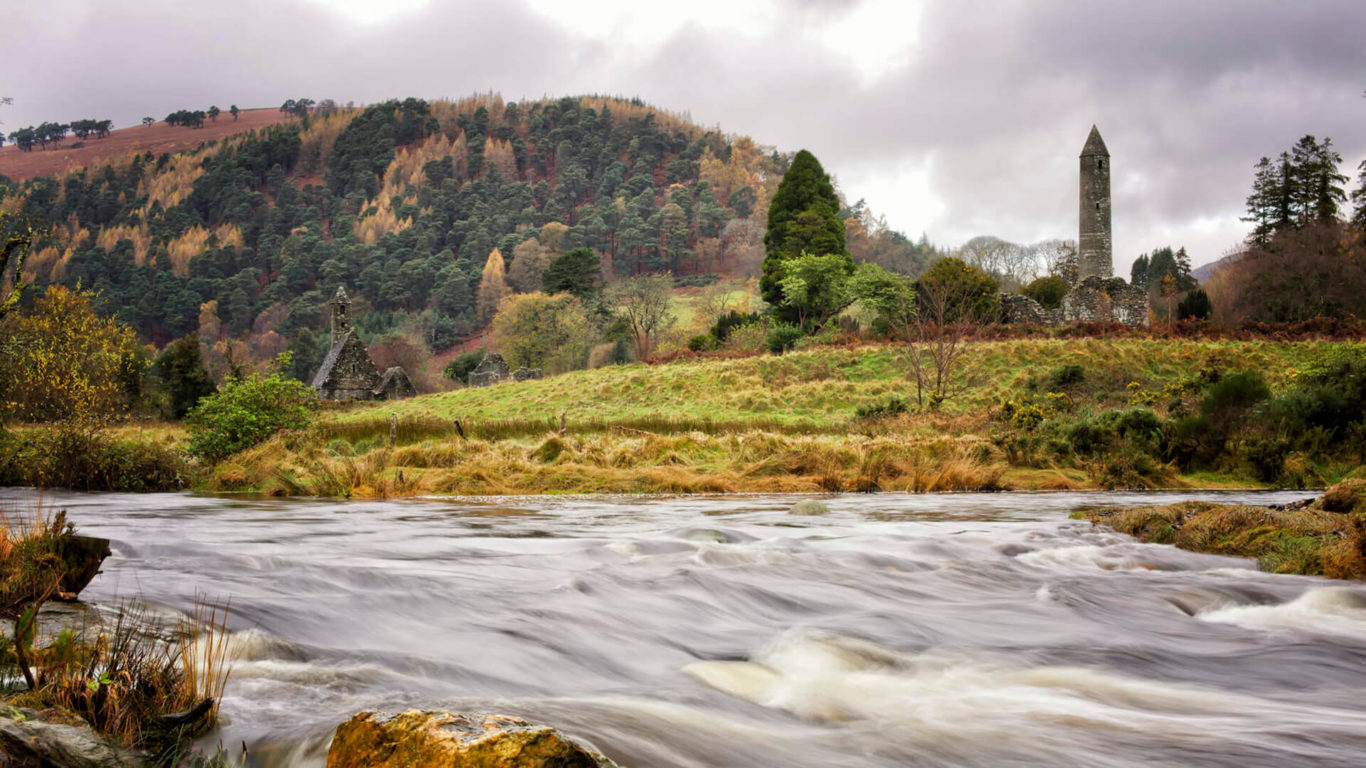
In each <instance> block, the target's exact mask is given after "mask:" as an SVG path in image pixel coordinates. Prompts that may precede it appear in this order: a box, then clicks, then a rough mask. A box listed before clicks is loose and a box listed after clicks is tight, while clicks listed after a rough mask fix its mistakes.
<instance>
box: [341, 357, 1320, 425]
mask: <svg viewBox="0 0 1366 768" xmlns="http://www.w3.org/2000/svg"><path fill="white" fill-rule="evenodd" d="M1330 345H1331V343H1330V342H1297V343H1280V342H1272V341H1205V340H1156V339H1029V340H1014V341H997V342H983V343H978V344H974V345H972V346H971V347H970V348H969V350H968V353H967V354H966V356H965V358H964V360H965V365H966V369H967V370H968V372H969V376H970V379H971V382H972V385H971V386H970V387H969V388H968V389H967V390H966V391H964V392H963V394H962V395H961V396H959V397H958V398H956V399H953V400H950V401H949V403H948V404H947V405H946V407H945V410H946V411H947V412H948V413H950V414H952V413H975V412H983V411H985V409H987V408H988V407H990V406H992V405H994V404H995V403H997V402H999V400H1000V399H1001V398H1003V397H1005V396H1006V395H1008V394H1010V393H1015V392H1019V391H1020V390H1021V388H1022V387H1023V386H1024V385H1025V383H1026V382H1027V381H1028V380H1029V379H1031V378H1033V377H1042V376H1043V375H1045V374H1046V373H1047V372H1048V371H1050V370H1052V369H1053V368H1056V367H1058V366H1061V365H1064V364H1068V363H1076V364H1079V365H1081V366H1083V367H1084V368H1085V369H1086V380H1085V386H1086V387H1087V388H1088V390H1089V391H1091V392H1092V393H1095V394H1096V396H1097V397H1099V398H1100V400H1101V401H1102V402H1104V401H1106V400H1109V401H1112V402H1115V403H1121V402H1123V400H1124V399H1125V398H1127V389H1126V388H1127V385H1128V384H1129V382H1133V381H1136V382H1139V383H1140V385H1142V386H1143V387H1144V388H1149V389H1151V388H1158V387H1160V386H1161V385H1162V384H1163V383H1166V382H1173V381H1179V380H1182V379H1185V378H1189V377H1191V376H1194V375H1195V374H1197V373H1198V372H1199V371H1200V370H1201V369H1202V368H1206V367H1212V366H1213V367H1219V368H1221V369H1223V370H1227V371H1232V370H1258V371H1261V372H1262V373H1263V374H1264V375H1265V376H1266V377H1267V380H1268V382H1269V383H1270V384H1271V386H1272V388H1273V389H1276V388H1278V387H1281V386H1284V384H1285V383H1286V382H1287V381H1288V378H1289V376H1290V375H1291V374H1292V372H1293V371H1294V370H1295V369H1297V368H1302V367H1303V366H1304V365H1306V364H1307V363H1308V362H1309V361H1310V360H1312V359H1313V358H1314V357H1315V356H1316V355H1318V354H1319V353H1320V352H1322V351H1323V350H1325V349H1327V348H1328V347H1329V346H1330ZM889 395H900V396H902V397H905V398H907V399H908V400H909V401H911V402H914V392H913V387H912V386H911V385H910V383H909V382H908V380H907V378H906V363H905V355H904V351H903V350H902V349H901V348H900V347H896V346H869V347H864V348H860V349H855V350H849V349H815V350H807V351H799V352H792V353H788V354H787V355H784V356H781V357H776V356H758V357H749V358H741V359H732V360H718V359H685V360H679V361H675V362H672V363H668V364H664V365H653V366H652V365H645V364H633V365H623V366H610V367H606V368H599V369H596V370H591V371H574V372H572V373H568V374H564V375H561V376H555V377H551V378H547V379H542V380H539V381H527V382H520V383H507V384H500V385H497V386H493V387H485V388H480V389H462V390H455V391H451V392H443V393H438V394H432V395H424V396H419V397H415V398H412V399H409V400H403V401H398V402H391V403H376V404H366V405H361V406H356V407H353V408H350V409H346V410H342V411H338V412H336V413H335V414H333V415H332V416H330V417H329V420H331V421H335V422H338V423H343V424H344V423H347V422H352V421H373V420H375V419H379V418H383V419H387V418H388V417H389V415H390V414H396V415H398V417H399V418H400V419H435V420H443V421H449V420H452V419H457V418H458V419H461V420H462V421H496V420H535V421H537V422H542V423H545V422H547V421H548V420H551V419H554V420H556V421H558V419H559V417H560V414H561V413H565V414H566V419H567V421H568V422H569V423H570V424H571V425H572V424H573V423H574V422H595V423H603V424H607V423H621V424H625V423H628V422H642V421H646V420H651V419H660V418H664V419H674V420H679V421H684V422H687V421H706V420H710V421H714V422H745V421H749V420H753V421H756V422H759V423H761V424H767V425H773V424H777V425H783V424H790V425H807V426H813V428H821V427H824V428H835V427H837V426H840V425H847V424H848V423H849V421H850V420H851V419H852V417H853V415H854V409H855V408H856V407H857V406H858V405H860V404H863V403H867V402H871V401H876V400H883V399H885V398H886V397H888V396H889Z"/></svg>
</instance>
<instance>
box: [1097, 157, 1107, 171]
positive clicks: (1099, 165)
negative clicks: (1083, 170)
mask: <svg viewBox="0 0 1366 768" xmlns="http://www.w3.org/2000/svg"><path fill="white" fill-rule="evenodd" d="M1104 169H1105V160H1104V159H1102V158H1099V157H1097V158H1096V170H1098V171H1099V170H1104Z"/></svg>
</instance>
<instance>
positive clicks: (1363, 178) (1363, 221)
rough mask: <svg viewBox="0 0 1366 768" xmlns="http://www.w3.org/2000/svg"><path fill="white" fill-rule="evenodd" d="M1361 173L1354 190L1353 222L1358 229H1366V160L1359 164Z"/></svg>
mask: <svg viewBox="0 0 1366 768" xmlns="http://www.w3.org/2000/svg"><path fill="white" fill-rule="evenodd" d="M1358 168H1359V170H1360V171H1361V175H1360V176H1358V177H1357V188H1356V189H1355V190H1353V191H1352V205H1354V206H1355V208H1354V209H1353V211H1352V223H1353V224H1355V225H1356V227H1357V228H1358V229H1363V230H1366V160H1362V161H1361V165H1360V166H1358Z"/></svg>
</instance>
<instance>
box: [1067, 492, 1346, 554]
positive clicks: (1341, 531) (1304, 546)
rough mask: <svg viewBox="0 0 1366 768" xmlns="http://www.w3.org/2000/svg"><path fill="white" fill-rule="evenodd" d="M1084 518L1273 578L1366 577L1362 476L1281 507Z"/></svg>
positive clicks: (1197, 507)
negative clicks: (1247, 564) (1250, 564)
mask: <svg viewBox="0 0 1366 768" xmlns="http://www.w3.org/2000/svg"><path fill="white" fill-rule="evenodd" d="M1358 472H1361V470H1358ZM1077 516H1079V517H1085V518H1086V519H1088V520H1090V521H1091V522H1092V523H1093V524H1095V525H1106V526H1109V527H1111V528H1113V529H1115V530H1116V531H1119V532H1120V533H1127V534H1129V535H1130V536H1133V537H1135V538H1137V539H1138V540H1139V541H1143V542H1149V543H1153V544H1174V545H1176V546H1178V547H1180V548H1181V549H1189V550H1191V551H1193V552H1207V553H1210V554H1216V555H1232V556H1234V557H1251V558H1256V560H1257V565H1258V567H1260V568H1261V569H1262V570H1264V571H1269V572H1271V573H1297V574H1303V575H1306V576H1326V577H1328V578H1330V579H1355V580H1366V481H1363V480H1362V479H1360V478H1356V477H1353V478H1349V479H1347V480H1344V481H1343V482H1341V483H1339V484H1337V485H1335V486H1333V487H1332V488H1329V489H1328V490H1327V491H1326V492H1324V494H1323V495H1322V496H1320V497H1319V498H1317V499H1312V500H1306V501H1304V502H1296V503H1292V504H1283V505H1278V506H1274V507H1256V506H1248V505H1236V504H1212V503H1209V502H1204V501H1186V502H1181V503H1179V504H1170V505H1165V506H1154V507H1135V508H1132V509H1095V510H1087V511H1085V512H1082V513H1079V514H1078V515H1077Z"/></svg>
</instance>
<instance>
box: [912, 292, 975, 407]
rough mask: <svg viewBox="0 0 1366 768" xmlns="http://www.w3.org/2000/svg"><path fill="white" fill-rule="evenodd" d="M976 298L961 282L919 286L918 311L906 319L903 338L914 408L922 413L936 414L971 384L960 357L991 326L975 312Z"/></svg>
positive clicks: (968, 372) (968, 373)
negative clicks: (904, 339) (913, 387)
mask: <svg viewBox="0 0 1366 768" xmlns="http://www.w3.org/2000/svg"><path fill="white" fill-rule="evenodd" d="M975 298H976V297H975V295H973V294H971V293H970V291H968V290H967V289H966V288H965V286H964V284H963V283H961V282H956V281H933V282H931V281H924V280H922V281H921V282H920V284H919V286H918V296H917V304H918V307H917V309H918V311H917V312H916V313H915V314H914V317H913V318H908V320H909V322H907V323H906V325H905V326H904V327H905V333H904V335H905V338H906V342H907V343H906V346H907V351H908V358H909V359H908V367H909V369H910V370H909V375H910V378H911V380H912V381H914V382H915V398H916V404H917V405H918V406H919V407H920V408H922V409H929V410H938V409H939V406H940V405H942V404H943V403H944V401H945V400H948V399H949V398H951V397H954V396H955V395H958V394H960V393H961V392H962V391H963V390H964V389H966V388H967V387H968V386H970V385H971V384H972V376H971V372H970V371H968V370H967V369H966V368H965V367H964V366H963V355H964V354H965V353H966V352H967V349H968V344H969V343H970V342H971V341H972V340H973V339H974V338H976V337H977V335H978V334H979V332H980V331H981V329H982V327H983V326H984V324H985V323H987V322H990V320H991V318H989V317H984V316H982V315H983V314H984V310H978V309H975V308H973V307H975V306H977V304H976V302H975ZM964 307H969V309H968V311H963V309H964Z"/></svg>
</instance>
